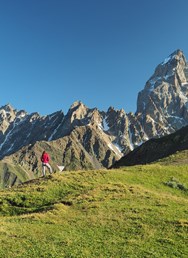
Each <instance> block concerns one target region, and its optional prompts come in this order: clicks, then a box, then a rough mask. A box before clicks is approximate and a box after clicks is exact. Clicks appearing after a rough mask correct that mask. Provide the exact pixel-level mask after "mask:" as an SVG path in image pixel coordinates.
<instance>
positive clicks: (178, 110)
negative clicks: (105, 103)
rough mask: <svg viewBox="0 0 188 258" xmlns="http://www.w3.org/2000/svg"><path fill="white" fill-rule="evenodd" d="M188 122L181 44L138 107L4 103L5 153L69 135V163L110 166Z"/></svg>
mask: <svg viewBox="0 0 188 258" xmlns="http://www.w3.org/2000/svg"><path fill="white" fill-rule="evenodd" d="M187 124H188V63H187V61H186V58H185V56H184V54H183V51H181V50H179V49H178V50H176V51H175V52H173V53H172V54H171V55H170V56H169V57H167V58H166V59H165V60H164V61H163V62H161V63H160V64H159V65H158V66H157V67H156V69H155V70H154V73H153V75H152V76H151V77H150V78H149V80H148V81H147V82H146V85H145V87H144V89H143V90H142V91H140V92H139V94H138V99H137V111H136V113H126V112H125V111H124V110H123V109H121V110H116V109H114V108H113V107H109V109H108V110H107V111H106V112H105V111H100V110H98V109H97V108H93V109H91V108H88V107H86V106H85V105H84V104H83V103H82V102H81V101H76V102H74V103H73V104H72V105H71V107H70V109H69V110H68V112H67V114H64V113H63V111H57V112H55V113H53V114H50V115H47V116H40V115H39V114H38V113H32V114H28V113H27V112H26V111H24V110H20V111H17V110H16V109H14V108H13V107H12V106H11V105H10V104H7V105H5V106H3V107H1V108H0V158H1V159H3V158H4V157H5V156H8V155H11V154H13V153H16V152H18V151H21V150H22V148H24V147H26V146H30V145H32V146H34V145H36V143H38V142H43V141H45V142H47V143H48V145H50V144H51V146H52V145H54V144H55V143H56V142H58V141H63V143H62V148H61V151H60V152H61V154H59V155H61V160H62V162H63V163H64V164H65V165H66V167H70V164H71V163H74V164H75V167H73V168H74V169H80V168H88V167H89V168H99V167H109V166H111V165H112V164H113V162H115V161H116V160H118V159H120V158H121V157H122V156H123V155H125V154H127V153H129V152H130V151H131V150H133V149H134V148H136V147H137V146H139V145H141V144H142V143H144V142H146V141H147V140H149V139H151V138H159V137H161V136H164V135H167V134H171V133H173V132H175V131H177V130H178V129H180V128H181V127H183V126H186V125H187ZM78 146H79V148H78ZM67 157H69V159H68V158H67ZM36 166H37V165H36V164H35V166H34V168H32V169H33V170H35V168H36ZM71 168H72V167H71Z"/></svg>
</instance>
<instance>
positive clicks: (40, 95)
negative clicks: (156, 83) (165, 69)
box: [0, 0, 188, 115]
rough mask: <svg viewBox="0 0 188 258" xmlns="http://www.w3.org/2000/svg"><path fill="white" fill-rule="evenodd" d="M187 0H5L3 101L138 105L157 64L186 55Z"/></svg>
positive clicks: (46, 109) (45, 110)
mask: <svg viewBox="0 0 188 258" xmlns="http://www.w3.org/2000/svg"><path fill="white" fill-rule="evenodd" d="M187 10H188V1H187V0H0V39H1V40H0V88H1V93H0V106H2V105H5V104H6V103H10V104H11V105H12V106H13V107H14V108H16V109H18V110H19V109H24V110H26V111H27V112H28V113H32V112H35V111H37V112H39V113H40V114H42V115H46V114H50V113H53V112H55V111H58V110H61V109H62V110H63V111H64V112H65V113H66V112H67V110H68V108H69V107H70V105H71V104H72V103H73V102H74V101H76V100H81V101H82V102H83V103H84V104H85V105H86V106H88V107H90V108H94V107H98V108H99V109H100V110H104V111H106V110H107V109H108V107H109V106H113V107H114V108H115V109H120V108H123V109H124V110H125V111H126V112H130V111H132V112H135V111H136V101H137V95H138V92H139V91H140V90H142V89H143V88H144V86H145V83H146V81H147V80H148V79H149V77H150V76H151V75H152V74H153V72H154V69H155V67H156V66H157V65H158V64H159V63H160V62H162V61H163V60H164V59H165V58H166V57H167V56H168V55H169V54H171V53H172V52H173V51H174V50H176V49H178V48H180V49H182V50H183V51H184V54H185V56H186V57H187V58H188V33H187V27H188V15H187Z"/></svg>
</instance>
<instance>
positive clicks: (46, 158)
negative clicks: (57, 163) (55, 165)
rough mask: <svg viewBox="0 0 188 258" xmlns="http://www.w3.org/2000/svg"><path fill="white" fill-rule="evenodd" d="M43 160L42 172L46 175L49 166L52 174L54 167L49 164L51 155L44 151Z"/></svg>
mask: <svg viewBox="0 0 188 258" xmlns="http://www.w3.org/2000/svg"><path fill="white" fill-rule="evenodd" d="M41 161H42V174H43V176H45V175H46V167H47V168H48V170H49V172H50V174H52V168H51V166H50V164H49V161H50V157H49V155H48V153H47V152H45V151H43V153H42V156H41Z"/></svg>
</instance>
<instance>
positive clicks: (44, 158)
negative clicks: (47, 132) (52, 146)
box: [41, 152, 50, 163]
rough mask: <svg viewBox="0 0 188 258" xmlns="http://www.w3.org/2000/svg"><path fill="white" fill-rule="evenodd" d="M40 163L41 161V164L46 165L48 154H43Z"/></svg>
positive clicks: (48, 158) (48, 159)
mask: <svg viewBox="0 0 188 258" xmlns="http://www.w3.org/2000/svg"><path fill="white" fill-rule="evenodd" d="M41 161H42V162H43V163H48V162H49V161H50V157H49V155H48V153H46V152H45V153H44V154H43V155H42V157H41Z"/></svg>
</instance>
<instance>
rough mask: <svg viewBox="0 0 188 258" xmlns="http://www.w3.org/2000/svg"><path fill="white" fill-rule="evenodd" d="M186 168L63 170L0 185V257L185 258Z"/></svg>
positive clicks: (187, 228) (187, 222)
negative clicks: (1, 187) (176, 183)
mask: <svg viewBox="0 0 188 258" xmlns="http://www.w3.org/2000/svg"><path fill="white" fill-rule="evenodd" d="M187 168H188V167H187V166H181V167H176V166H168V167H167V166H165V167H163V166H160V165H157V166H156V165H150V166H137V167H129V168H124V169H123V170H110V171H108V170H101V171H87V172H83V171H79V172H69V173H67V172H64V173H63V174H55V175H53V176H49V177H48V178H45V179H34V180H32V181H30V182H27V183H25V184H23V185H20V186H19V187H14V188H11V189H8V190H6V191H5V190H4V191H0V203H1V205H0V218H1V228H0V242H1V249H0V257H2V258H5V257H6V258H11V257H15V258H17V257H28V258H32V257H35V258H36V257H56V258H62V257H74V258H79V257H80V258H81V257H91V258H93V257H103V258H105V257H106V258H107V257H130V258H133V257H148V258H149V257H150V258H151V257H181V258H185V257H187V253H188V246H187V233H188V214H187V205H188V199H187V197H188V191H187V185H186V183H187V182H188V173H187V171H188V169H187ZM174 178H176V181H179V185H181V188H180V187H174V188H172V186H171V185H170V182H171V181H172V180H175V179H174Z"/></svg>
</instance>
